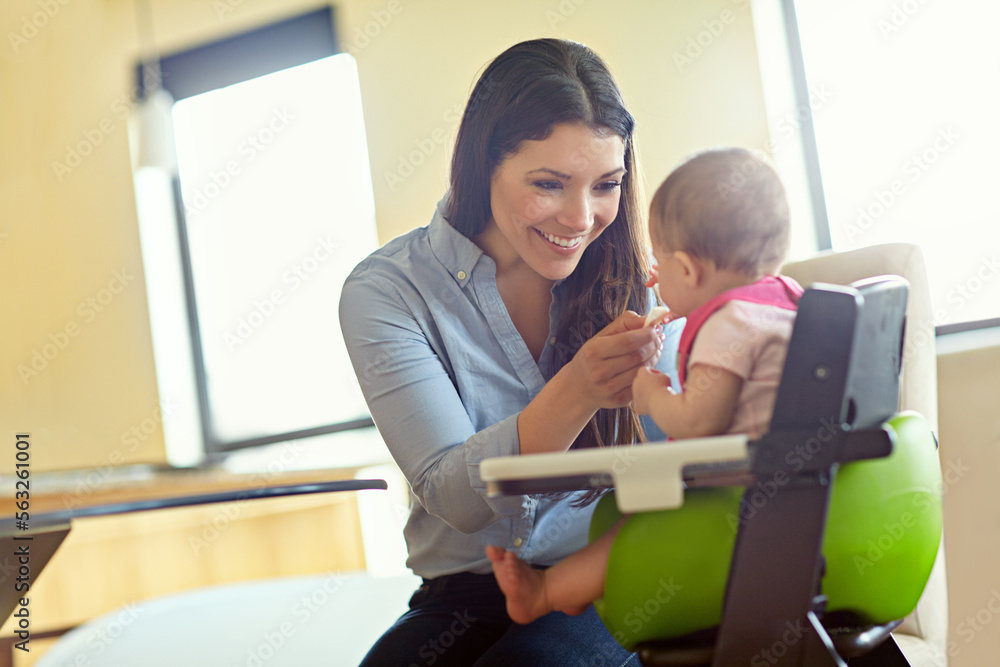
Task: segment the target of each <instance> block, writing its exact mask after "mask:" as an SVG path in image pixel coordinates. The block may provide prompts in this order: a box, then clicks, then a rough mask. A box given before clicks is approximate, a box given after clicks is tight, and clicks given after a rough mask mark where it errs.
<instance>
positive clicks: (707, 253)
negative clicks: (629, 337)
mask: <svg viewBox="0 0 1000 667" xmlns="http://www.w3.org/2000/svg"><path fill="white" fill-rule="evenodd" d="M649 232H650V239H651V241H652V244H653V256H654V258H655V260H656V265H655V266H654V267H653V271H652V275H651V276H650V279H649V282H648V283H647V285H648V286H652V287H655V288H656V289H657V293H658V294H659V295H660V298H661V299H662V300H663V301H664V303H666V305H667V306H668V307H669V309H670V310H669V312H668V313H666V314H660V315H659V316H658V317H655V316H654V317H653V318H652V321H651V322H650V324H655V323H659V322H660V321H665V320H671V319H676V318H679V317H686V318H687V321H686V324H685V327H684V331H683V332H682V334H681V340H680V346H679V351H678V361H677V368H678V374H679V379H680V382H681V389H682V391H679V392H675V391H674V388H673V387H671V386H670V379H669V378H668V377H667V376H666V375H663V374H661V373H659V372H658V371H656V370H655V369H648V368H643V369H640V371H639V373H638V374H637V375H636V378H635V380H634V382H633V384H632V396H633V400H634V404H635V409H636V410H637V411H638V412H640V413H643V414H649V415H650V416H651V417H652V418H653V421H655V422H656V424H657V426H659V427H660V428H661V429H663V431H664V432H665V433H668V434H670V436H671V438H693V437H701V436H709V435H720V434H724V433H747V434H749V435H750V437H751V438H756V437H759V436H760V435H762V434H763V433H764V432H766V431H767V429H768V424H769V422H770V420H771V413H772V411H773V409H774V401H775V398H776V396H777V391H778V383H779V381H780V379H781V372H782V368H783V366H784V361H785V354H786V352H787V350H788V342H789V340H790V338H791V333H792V325H793V323H794V320H795V312H796V308H797V304H798V300H799V297H800V296H801V295H802V288H801V287H800V286H799V284H798V283H796V282H795V281H794V280H792V279H791V278H788V277H786V276H781V275H778V269H779V268H780V267H781V264H782V262H783V260H784V258H785V254H786V253H787V251H788V239H789V215H788V202H787V199H786V197H785V189H784V186H783V185H782V183H781V179H780V178H779V177H778V174H777V172H775V170H774V169H773V168H772V167H771V166H770V165H768V164H767V163H765V162H763V161H762V160H761V159H760V158H758V157H757V156H756V155H754V154H753V153H752V152H750V151H748V150H745V149H741V148H730V149H719V150H710V151H706V152H704V153H700V154H698V155H696V156H694V157H693V158H691V159H689V160H688V161H686V162H684V163H683V164H682V165H680V166H679V167H678V168H677V169H675V170H674V171H673V172H672V173H671V174H670V175H669V176H668V177H667V179H666V180H665V181H664V182H663V184H662V185H660V187H659V189H658V190H657V191H656V194H655V195H654V196H653V201H652V203H651V205H650V212H649ZM624 521H627V517H626V518H625V519H622V521H620V522H619V523H618V525H616V526H615V527H614V528H612V529H611V530H609V531H608V532H606V533H604V534H603V535H601V536H600V537H599V538H598V539H596V540H595V541H594V542H592V543H590V544H589V545H587V546H586V547H584V548H583V549H581V550H580V551H577V552H576V553H574V554H572V555H570V556H569V557H567V558H566V559H564V560H563V561H561V562H559V563H558V564H556V565H554V566H552V567H550V568H548V569H545V570H540V569H535V568H533V567H531V566H530V565H528V564H527V563H525V562H524V561H522V560H520V559H519V558H518V557H517V556H516V555H515V554H514V553H513V552H511V551H506V550H504V549H502V548H500V547H497V546H488V547H487V548H486V555H487V557H488V558H489V559H490V561H491V562H492V565H493V572H494V573H495V575H496V578H497V582H498V583H499V585H500V588H501V590H503V592H504V595H506V597H507V613H508V614H509V615H510V617H511V619H513V620H514V621H515V622H517V623H530V622H531V621H533V620H535V619H536V618H539V617H540V616H543V615H545V614H547V613H548V612H550V611H562V612H565V613H567V614H579V613H582V612H583V611H584V610H586V609H587V607H588V606H589V605H590V604H591V603H592V602H593V601H594V600H596V599H598V598H600V597H601V596H603V594H604V577H605V570H606V569H607V562H608V554H609V553H610V551H611V544H612V543H613V542H614V538H615V535H616V534H617V532H618V529H619V528H620V527H621V523H622V522H624Z"/></svg>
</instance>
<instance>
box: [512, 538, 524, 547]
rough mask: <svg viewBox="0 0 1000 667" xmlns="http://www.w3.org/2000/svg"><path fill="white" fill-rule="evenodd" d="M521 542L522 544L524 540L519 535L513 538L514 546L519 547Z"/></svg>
mask: <svg viewBox="0 0 1000 667" xmlns="http://www.w3.org/2000/svg"><path fill="white" fill-rule="evenodd" d="M522 544H524V540H522V539H521V538H520V537H518V538H517V539H515V540H514V546H515V547H519V546H521V545H522Z"/></svg>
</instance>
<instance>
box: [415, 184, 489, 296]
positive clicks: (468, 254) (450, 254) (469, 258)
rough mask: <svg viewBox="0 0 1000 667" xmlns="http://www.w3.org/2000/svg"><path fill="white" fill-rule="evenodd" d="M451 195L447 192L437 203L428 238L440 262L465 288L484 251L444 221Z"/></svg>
mask: <svg viewBox="0 0 1000 667" xmlns="http://www.w3.org/2000/svg"><path fill="white" fill-rule="evenodd" d="M448 197H449V193H448V192H446V193H445V195H444V197H442V198H441V201H439V202H438V203H437V207H436V209H435V211H434V217H433V218H431V222H430V224H429V225H428V226H427V237H428V240H429V242H430V245H431V250H432V251H433V252H434V256H435V257H437V259H438V261H439V262H441V264H442V265H444V267H445V268H446V269H447V270H448V273H449V274H451V277H452V278H454V279H455V282H457V283H458V284H459V285H460V286H462V287H464V286H465V284H466V283H467V282H469V280H471V279H472V269H473V268H475V266H476V263H477V262H478V261H479V258H480V257H482V256H483V251H482V249H481V248H480V247H479V246H477V245H476V244H475V243H473V241H472V239H470V238H468V237H467V236H465V234H463V233H462V232H460V231H458V230H457V229H455V228H454V227H452V226H451V224H450V223H449V222H448V221H447V220H445V219H444V214H445V212H446V211H447V210H448Z"/></svg>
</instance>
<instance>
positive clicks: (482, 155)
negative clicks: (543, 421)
mask: <svg viewBox="0 0 1000 667" xmlns="http://www.w3.org/2000/svg"><path fill="white" fill-rule="evenodd" d="M560 123H584V124H586V125H587V126H588V127H589V128H591V129H592V130H594V131H595V132H597V133H599V134H608V133H614V134H615V135H617V136H619V137H621V138H622V140H623V141H624V142H625V169H626V173H625V175H624V177H623V178H622V185H621V201H620V203H619V205H618V216H617V217H616V218H615V220H614V222H613V223H612V224H611V225H609V226H608V227H607V228H606V229H605V230H604V232H603V233H602V234H601V235H600V236H599V237H598V239H597V240H596V241H595V242H594V243H592V244H591V245H590V247H588V248H587V249H586V251H585V252H584V254H583V257H582V258H581V260H580V263H579V265H578V266H577V268H576V270H575V271H573V274H572V275H570V276H569V277H568V278H567V279H566V280H565V284H564V287H565V289H566V297H567V301H566V308H565V309H564V311H563V314H562V317H561V320H560V321H559V323H558V328H557V343H556V345H555V352H556V354H555V361H554V364H553V368H552V371H553V373H554V372H555V371H557V370H558V369H560V368H562V366H563V365H564V364H566V362H568V361H569V360H570V359H572V358H573V355H575V354H576V352H577V351H578V350H579V349H580V346H581V345H583V343H584V342H585V341H586V340H587V339H589V338H590V337H591V336H593V335H594V334H595V333H597V332H598V331H600V330H601V329H602V328H603V327H604V326H606V325H607V324H608V323H610V322H611V321H612V320H613V319H615V318H616V317H617V316H618V315H620V314H621V313H622V312H623V311H624V310H626V309H631V310H634V311H636V312H639V313H644V312H646V306H647V304H646V298H647V290H646V287H645V282H646V276H647V275H648V272H649V259H648V255H647V251H646V232H645V219H644V215H643V213H644V212H643V209H642V205H641V199H642V193H641V192H640V187H641V186H640V180H639V175H638V173H637V165H636V159H635V147H634V142H633V138H632V133H633V129H634V127H635V121H634V120H633V118H632V115H631V114H630V113H629V112H628V110H627V109H626V108H625V104H624V102H623V100H622V95H621V91H620V90H619V88H618V85H617V83H615V80H614V78H613V77H612V76H611V72H610V71H609V70H608V67H607V65H606V64H605V63H604V61H603V60H602V59H601V58H600V56H598V55H597V54H596V53H594V52H593V51H591V50H590V49H589V48H587V47H586V46H584V45H583V44H578V43H576V42H570V41H565V40H559V39H537V40H532V41H527V42H521V43H520V44H516V45H514V46H512V47H511V48H509V49H507V50H506V51H504V52H503V53H501V54H500V55H499V56H497V58H496V59H495V60H493V62H491V63H490V64H489V65H488V66H487V68H486V70H485V71H484V72H483V74H482V76H481V77H480V78H479V81H478V82H477V83H476V85H475V88H474V89H473V91H472V95H471V97H470V98H469V103H468V105H467V106H466V108H465V113H464V115H463V117H462V124H461V126H460V127H459V130H458V138H457V140H456V143H455V152H454V156H453V158H452V163H451V200H450V202H449V205H448V212H447V215H446V216H445V217H446V218H447V220H448V221H449V222H450V223H451V224H452V226H453V227H455V229H457V230H458V231H460V232H461V233H463V234H465V235H466V236H467V237H469V238H474V237H475V236H476V235H478V234H479V233H480V232H482V231H483V229H484V228H485V226H486V223H487V222H488V221H489V220H490V218H491V216H492V211H491V208H490V183H491V178H492V176H493V173H494V170H495V169H496V168H497V167H498V166H499V165H500V163H502V162H503V161H504V159H506V158H507V157H508V156H509V155H512V154H514V153H516V152H517V151H518V150H519V148H520V147H521V144H522V143H523V142H524V141H529V140H532V141H540V140H543V139H545V138H547V137H548V136H549V135H550V134H551V132H552V129H553V126H555V125H558V124H560ZM644 438H645V434H644V433H643V431H642V427H641V425H640V422H639V419H638V415H636V413H635V411H634V410H632V408H631V407H625V408H618V409H601V410H599V411H598V412H597V414H596V415H594V417H593V419H591V422H590V425H589V426H588V427H587V428H584V430H583V431H582V432H581V433H580V435H579V436H578V437H577V439H576V442H574V444H573V447H574V448H582V447H600V446H604V445H608V444H632V443H634V442H636V441H637V440H641V439H644Z"/></svg>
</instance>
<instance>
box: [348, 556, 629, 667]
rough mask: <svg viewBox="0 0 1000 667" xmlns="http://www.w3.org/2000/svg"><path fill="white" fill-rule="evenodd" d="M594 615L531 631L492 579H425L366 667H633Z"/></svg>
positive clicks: (552, 617) (545, 622) (541, 624)
mask: <svg viewBox="0 0 1000 667" xmlns="http://www.w3.org/2000/svg"><path fill="white" fill-rule="evenodd" d="M638 664H639V661H638V659H637V658H636V656H635V655H631V654H629V653H628V652H627V651H626V650H625V649H623V648H622V647H621V646H619V645H618V643H617V642H616V641H615V640H614V639H612V638H611V635H610V634H608V631H607V630H606V629H605V628H604V625H603V624H602V623H601V620H600V618H598V616H597V612H595V611H594V608H593V607H591V608H589V609H588V610H587V611H586V612H584V613H583V614H581V615H579V616H567V615H566V614H562V613H559V612H553V613H551V614H549V615H547V616H543V617H542V618H540V619H538V620H536V621H535V622H533V623H530V624H528V625H517V624H515V623H513V622H512V621H511V620H510V618H508V616H507V609H506V602H505V600H504V596H503V593H502V592H501V591H500V588H499V586H497V583H496V579H495V578H494V577H493V575H492V574H471V573H460V574H452V575H447V576H444V577H438V578H436V579H425V580H424V583H423V585H422V586H421V587H420V588H418V589H417V592H416V593H414V594H413V597H412V598H410V611H408V612H406V613H405V614H403V615H402V616H401V617H400V618H399V620H398V621H396V623H395V624H394V625H393V626H392V627H391V628H389V629H388V630H387V631H386V632H385V634H383V635H382V637H381V638H380V639H379V640H378V641H377V642H376V643H375V646H373V647H372V648H371V650H370V651H369V652H368V655H367V656H365V659H364V660H363V661H362V663H361V667H425V666H430V665H434V666H435V667H473V665H474V666H475V667H514V666H521V665H524V666H526V667H624V666H626V665H628V667H635V666H637V665H638Z"/></svg>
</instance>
